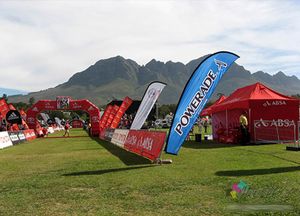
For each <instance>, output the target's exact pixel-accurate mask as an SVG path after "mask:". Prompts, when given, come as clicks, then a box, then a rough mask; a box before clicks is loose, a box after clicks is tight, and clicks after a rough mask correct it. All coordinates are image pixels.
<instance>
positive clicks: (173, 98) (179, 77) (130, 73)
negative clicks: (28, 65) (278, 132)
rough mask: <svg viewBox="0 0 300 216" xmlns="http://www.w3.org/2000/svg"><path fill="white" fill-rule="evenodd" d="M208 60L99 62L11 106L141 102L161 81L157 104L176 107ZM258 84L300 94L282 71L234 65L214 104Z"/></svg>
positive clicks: (15, 99) (291, 78) (11, 99)
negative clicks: (59, 99)
mask: <svg viewBox="0 0 300 216" xmlns="http://www.w3.org/2000/svg"><path fill="white" fill-rule="evenodd" d="M205 57H206V56H203V57H201V58H198V59H195V60H192V61H190V62H189V63H187V64H183V63H180V62H172V61H168V62H166V63H164V62H161V61H157V60H155V59H152V60H151V61H150V62H148V63H147V64H146V65H139V64H137V63H136V62H135V61H133V60H131V59H125V58H123V57H121V56H116V57H112V58H109V59H103V60H99V61H98V62H96V63H95V64H94V65H91V66H89V67H88V68H87V69H86V70H84V71H82V72H78V73H75V74H74V75H73V76H72V77H70V79H69V80H68V81H67V82H64V83H62V84H60V85H58V86H56V87H54V88H49V89H46V90H41V91H38V92H31V93H29V94H28V95H18V96H11V97H9V102H21V101H22V102H28V100H29V98H30V97H34V98H35V100H36V101H37V100H40V99H52V100H55V98H56V96H71V97H72V98H73V99H82V98H86V99H88V100H90V101H91V102H93V103H95V104H96V105H104V104H107V103H108V102H109V101H111V100H113V99H123V98H124V97H125V96H129V97H131V98H132V99H136V100H140V99H141V97H142V96H143V94H144V91H145V89H146V88H147V86H148V84H149V83H150V82H152V81H155V80H158V81H161V82H165V83H167V87H166V88H165V90H164V91H163V92H162V94H161V96H160V98H159V100H158V102H159V103H160V104H176V103H177V102H178V100H179V97H180V95H181V92H182V90H183V88H184V86H185V84H186V82H187V80H188V79H189V77H190V75H191V74H192V72H193V71H194V70H195V68H196V67H197V66H198V65H199V63H200V62H201V61H202V60H203V59H204V58H205ZM256 82H261V83H263V84H265V85H267V86H269V87H271V88H272V89H274V90H276V91H279V92H281V93H283V94H286V95H293V94H299V93H300V80H299V79H298V78H297V77H296V76H287V75H285V74H284V73H283V72H281V71H280V72H278V73H276V74H275V75H270V74H268V73H265V72H263V71H258V72H255V73H253V74H251V73H250V71H248V70H246V69H245V68H244V67H243V66H240V65H238V64H236V63H234V64H233V65H232V66H231V67H230V69H229V70H228V72H227V73H226V74H225V75H224V76H223V78H222V80H221V82H220V83H219V84H218V87H217V88H216V90H215V93H214V95H213V98H212V100H215V99H216V98H217V95H219V94H220V93H221V94H225V95H229V94H230V93H232V92H233V91H234V90H235V89H237V88H240V87H243V86H246V85H250V84H253V83H256Z"/></svg>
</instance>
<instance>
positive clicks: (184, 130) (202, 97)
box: [165, 51, 239, 155]
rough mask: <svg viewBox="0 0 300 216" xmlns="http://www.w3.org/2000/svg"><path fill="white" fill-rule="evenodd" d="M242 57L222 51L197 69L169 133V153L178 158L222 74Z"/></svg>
mask: <svg viewBox="0 0 300 216" xmlns="http://www.w3.org/2000/svg"><path fill="white" fill-rule="evenodd" d="M238 58H239V56H238V55H236V54H234V53H231V52H226V51H221V52H217V53H214V54H212V55H209V56H208V57H206V58H205V59H204V60H203V61H202V62H201V63H200V64H199V65H198V67H197V68H196V69H195V71H194V72H193V74H192V75H191V77H190V79H189V81H188V82H187V84H186V86H185V88H184V90H183V93H182V95H181V97H180V100H179V103H178V105H177V109H176V112H175V115H174V118H173V122H172V125H171V128H170V131H169V136H168V139H167V145H166V148H165V151H166V153H169V154H175V155H177V154H178V151H179V149H180V147H181V145H182V143H183V142H184V140H185V138H186V137H187V135H188V134H189V131H190V130H191V129H192V127H193V125H194V123H195V122H196V120H197V118H198V116H199V114H200V112H201V110H202V109H203V107H204V106H205V104H206V102H207V101H208V100H209V98H210V97H211V95H212V93H213V92H214V90H215V88H216V86H217V84H218V83H219V81H220V79H221V78H222V76H223V74H224V73H225V72H226V71H227V70H228V68H229V67H230V66H231V64H232V63H233V62H234V61H235V60H236V59H238Z"/></svg>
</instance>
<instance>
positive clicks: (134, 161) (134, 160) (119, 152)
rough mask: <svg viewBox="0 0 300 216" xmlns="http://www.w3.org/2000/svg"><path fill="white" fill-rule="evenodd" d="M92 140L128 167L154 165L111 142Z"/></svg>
mask: <svg viewBox="0 0 300 216" xmlns="http://www.w3.org/2000/svg"><path fill="white" fill-rule="evenodd" d="M92 139H94V140H95V141H96V142H97V143H98V144H99V145H101V146H102V147H103V148H105V149H106V150H107V151H109V152H110V153H111V154H113V155H114V156H116V157H118V158H119V159H120V160H121V161H122V162H123V163H124V164H126V165H128V166H131V165H142V164H152V162H151V161H150V160H148V159H146V158H143V157H142V156H139V155H136V154H134V153H131V152H128V151H126V150H124V149H122V148H119V147H118V146H116V145H114V144H112V143H110V142H107V141H104V140H100V139H99V138H92Z"/></svg>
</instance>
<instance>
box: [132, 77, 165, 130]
mask: <svg viewBox="0 0 300 216" xmlns="http://www.w3.org/2000/svg"><path fill="white" fill-rule="evenodd" d="M165 86H166V84H165V83H161V82H153V83H151V84H150V85H149V86H148V88H147V90H146V92H145V94H144V97H143V99H142V102H141V104H140V106H139V109H138V111H137V113H136V115H135V118H134V120H133V122H132V124H131V128H130V129H132V130H139V129H141V128H142V126H143V124H144V123H145V121H146V119H147V117H148V115H149V113H150V112H151V109H152V108H153V106H154V104H155V102H156V101H157V99H158V97H159V95H160V93H161V92H162V90H163V89H164V88H165Z"/></svg>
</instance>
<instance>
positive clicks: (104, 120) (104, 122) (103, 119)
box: [100, 105, 113, 130]
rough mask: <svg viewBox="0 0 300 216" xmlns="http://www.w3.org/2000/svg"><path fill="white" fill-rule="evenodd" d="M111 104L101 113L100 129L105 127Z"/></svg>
mask: <svg viewBox="0 0 300 216" xmlns="http://www.w3.org/2000/svg"><path fill="white" fill-rule="evenodd" d="M112 108H113V106H112V105H108V106H107V107H106V109H105V111H104V113H103V115H102V116H101V120H100V130H103V128H105V125H106V122H107V120H108V117H109V115H110V112H111V110H112Z"/></svg>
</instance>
